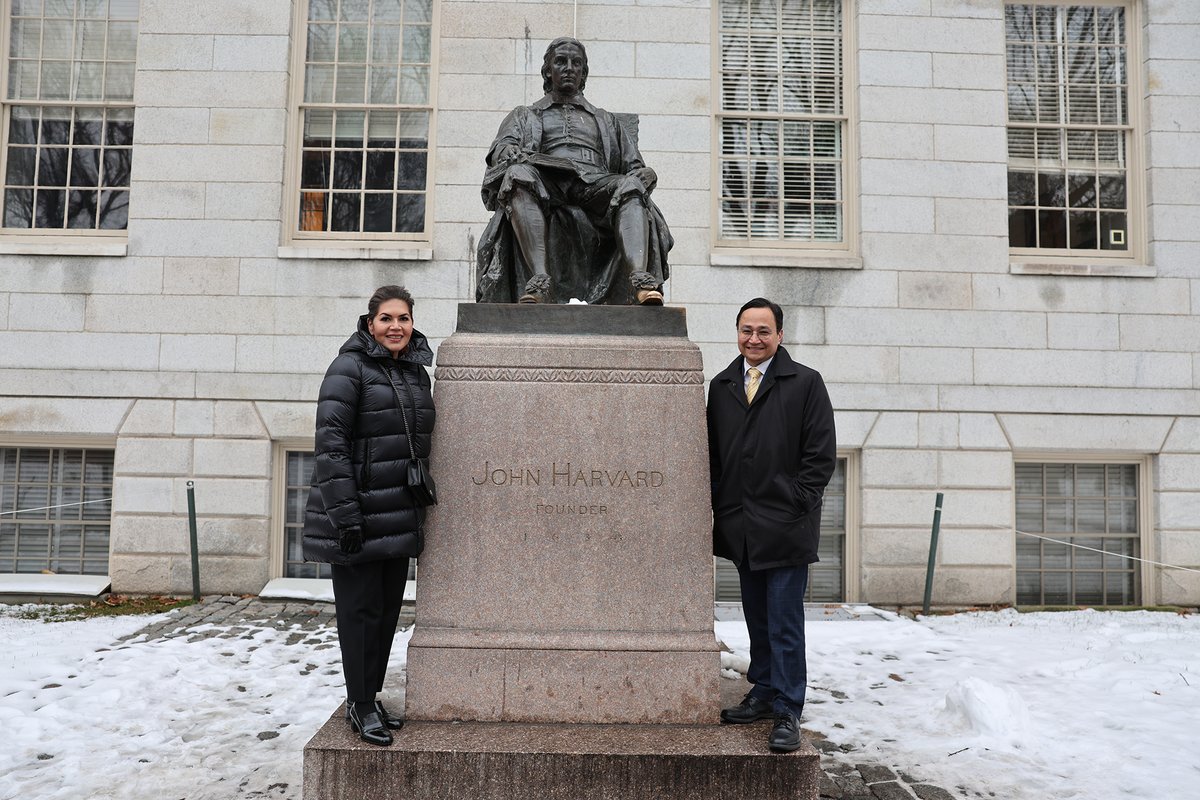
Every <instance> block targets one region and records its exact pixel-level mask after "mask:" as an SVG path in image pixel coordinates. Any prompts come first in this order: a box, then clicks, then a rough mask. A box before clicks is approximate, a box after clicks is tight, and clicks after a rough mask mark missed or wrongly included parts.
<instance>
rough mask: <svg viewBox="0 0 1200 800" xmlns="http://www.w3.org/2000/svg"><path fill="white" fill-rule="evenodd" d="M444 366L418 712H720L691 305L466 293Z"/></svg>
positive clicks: (418, 632)
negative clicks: (481, 297)
mask: <svg viewBox="0 0 1200 800" xmlns="http://www.w3.org/2000/svg"><path fill="white" fill-rule="evenodd" d="M436 379H437V380H436V388H435V399H436V402H437V409H438V423H437V432H436V435H435V437H434V450H433V456H432V459H431V460H432V465H433V471H434V474H435V476H436V478H437V481H438V492H439V499H440V501H441V502H440V504H439V505H438V506H437V507H435V508H433V509H431V513H430V516H429V519H428V522H427V525H426V546H425V552H424V553H423V554H422V556H421V559H420V566H419V570H420V577H419V579H418V581H417V603H416V614H417V619H416V628H415V631H414V633H413V636H412V640H411V641H410V642H409V646H408V694H407V703H406V708H405V713H406V716H407V718H408V719H411V720H470V721H479V722H531V723H533V722H571V723H634V722H636V723H692V724H695V723H712V722H716V721H717V711H718V697H717V694H718V689H717V679H718V670H719V656H718V653H717V646H716V641H715V637H714V635H713V627H712V608H713V600H712V551H711V536H710V530H711V515H710V511H709V509H710V504H709V479H708V445H707V436H706V433H705V427H704V389H703V386H704V383H703V381H704V377H703V367H702V363H701V358H700V351H699V349H698V348H697V347H696V345H694V344H693V343H692V342H691V341H689V340H688V338H687V326H686V319H685V316H684V311H683V309H676V308H640V307H613V306H522V305H476V304H463V305H461V306H459V323H458V329H457V332H456V333H455V334H454V335H453V336H451V337H450V338H449V339H447V340H446V341H445V342H443V343H442V345H441V346H440V347H439V348H438V367H437V372H436Z"/></svg>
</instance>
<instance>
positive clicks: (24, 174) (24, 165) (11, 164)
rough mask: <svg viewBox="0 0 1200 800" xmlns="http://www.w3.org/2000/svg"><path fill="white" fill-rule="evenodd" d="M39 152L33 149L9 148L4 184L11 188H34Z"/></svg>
mask: <svg viewBox="0 0 1200 800" xmlns="http://www.w3.org/2000/svg"><path fill="white" fill-rule="evenodd" d="M36 164H37V150H34V149H33V148H32V147H10V148H8V165H7V168H6V169H5V171H4V172H5V178H4V182H5V183H7V184H8V185H10V186H32V185H33V176H34V168H35V165H36Z"/></svg>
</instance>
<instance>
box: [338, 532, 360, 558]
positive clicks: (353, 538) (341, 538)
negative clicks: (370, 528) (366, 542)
mask: <svg viewBox="0 0 1200 800" xmlns="http://www.w3.org/2000/svg"><path fill="white" fill-rule="evenodd" d="M338 548H340V549H341V551H342V552H343V553H344V554H346V555H348V556H352V555H354V554H355V553H358V552H361V551H362V548H363V534H362V528H344V529H342V530H340V531H338Z"/></svg>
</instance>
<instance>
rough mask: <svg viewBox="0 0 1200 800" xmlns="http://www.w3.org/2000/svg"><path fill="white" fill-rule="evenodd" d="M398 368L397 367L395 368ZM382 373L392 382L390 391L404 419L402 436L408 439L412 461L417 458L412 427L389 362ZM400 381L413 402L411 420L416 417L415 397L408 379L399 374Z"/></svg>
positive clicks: (401, 417)
mask: <svg viewBox="0 0 1200 800" xmlns="http://www.w3.org/2000/svg"><path fill="white" fill-rule="evenodd" d="M397 369H399V368H397ZM383 371H384V374H386V375H387V379H388V383H390V384H392V392H393V393H394V394H395V395H396V404H397V405H399V406H400V419H402V420H404V438H405V439H408V453H409V455H410V456H411V457H412V460H413V461H416V460H417V448H416V447H415V446H413V435H412V429H411V428H409V427H408V415H407V414H405V413H404V401H403V400H401V399H400V389H399V388H398V387H397V386H396V379H395V378H394V377H392V367H391V365H390V364H386V365H384V368H383ZM400 382H401V383H403V384H404V391H405V393H406V394H408V396H409V399H410V400H412V404H413V421H414V422H415V421H416V419H417V399H416V398H415V397H413V395H412V389H410V388H409V386H408V381H406V380H404V376H403V375H401V376H400Z"/></svg>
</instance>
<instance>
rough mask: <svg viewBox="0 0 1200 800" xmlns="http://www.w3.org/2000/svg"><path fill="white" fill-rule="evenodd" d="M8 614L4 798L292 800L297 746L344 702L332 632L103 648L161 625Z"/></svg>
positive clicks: (2, 703)
mask: <svg viewBox="0 0 1200 800" xmlns="http://www.w3.org/2000/svg"><path fill="white" fill-rule="evenodd" d="M5 610H6V609H5V607H3V606H0V641H2V642H3V643H4V646H3V648H2V649H0V731H3V734H2V735H0V798H3V799H4V800H9V799H10V798H21V799H22V800H25V799H27V798H38V800H59V799H61V800H68V799H69V800H80V799H81V798H86V799H87V800H100V799H101V798H104V799H106V800H107V799H108V798H112V799H113V800H125V799H126V798H127V799H128V800H172V799H173V798H188V800H208V799H210V798H211V800H217V799H218V798H220V799H221V800H224V798H234V797H288V798H299V797H300V778H301V763H302V751H303V748H304V744H305V743H306V742H307V741H308V740H309V738H311V737H312V735H313V734H314V733H315V732H316V730H317V729H318V728H319V727H320V726H321V725H322V724H324V722H325V720H327V719H328V718H329V715H330V713H331V712H332V711H333V709H334V708H335V707H336V706H337V705H338V703H339V702H340V701H341V699H342V698H343V697H345V693H344V689H343V684H342V676H341V666H340V661H339V657H338V650H337V636H336V633H335V632H334V631H332V630H327V631H323V632H320V633H317V634H313V635H312V636H311V637H310V640H311V641H312V643H310V644H300V645H292V646H287V645H285V644H284V642H285V641H286V639H287V635H288V632H287V631H275V630H272V629H267V628H259V629H254V630H252V631H251V632H250V633H249V634H247V637H249V638H242V637H238V638H230V639H222V638H208V639H202V640H199V641H196V642H193V643H188V642H187V639H186V637H177V638H171V639H161V640H155V641H150V642H146V641H134V642H131V643H127V644H121V645H112V643H113V642H114V641H115V639H116V638H118V637H120V636H123V635H126V634H129V633H132V632H134V631H136V630H138V629H139V628H141V627H142V626H144V625H147V624H149V623H151V622H154V621H156V620H158V619H161V617H144V616H143V617H121V618H109V619H94V620H89V621H79V622H55V623H44V622H40V621H36V620H23V619H15V618H13V617H11V616H6V615H5V614H4V611H5ZM7 610H8V611H10V612H11V611H12V608H11V607H9V608H8V609H7ZM208 627H209V626H198V627H197V628H194V629H193V630H194V631H196V632H198V633H204V632H205V631H206V629H207V628H208ZM407 639H408V637H407V635H397V640H398V648H397V651H396V654H398V655H399V657H400V663H396V660H395V657H394V660H393V664H392V670H393V672H392V674H400V672H401V670H402V668H403V667H402V664H403V660H402V659H403V653H404V649H405V648H406V647H407ZM317 640H319V641H317ZM110 645H112V647H111V649H107V648H109V647H110ZM394 655H395V654H394Z"/></svg>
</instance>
